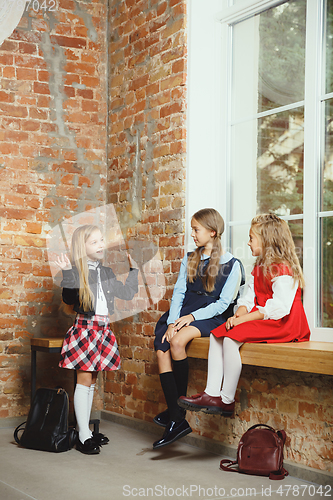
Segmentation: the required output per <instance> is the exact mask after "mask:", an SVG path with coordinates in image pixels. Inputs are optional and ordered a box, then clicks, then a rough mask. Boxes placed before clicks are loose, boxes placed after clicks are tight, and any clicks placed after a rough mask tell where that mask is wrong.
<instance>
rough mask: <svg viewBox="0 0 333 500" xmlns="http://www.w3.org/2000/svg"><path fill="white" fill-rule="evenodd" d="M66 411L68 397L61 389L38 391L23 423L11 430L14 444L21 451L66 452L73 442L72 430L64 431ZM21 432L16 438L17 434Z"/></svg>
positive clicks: (42, 389) (65, 428)
mask: <svg viewBox="0 0 333 500" xmlns="http://www.w3.org/2000/svg"><path fill="white" fill-rule="evenodd" d="M68 410H69V400H68V394H67V392H66V391H65V390H64V389H62V388H56V389H45V388H41V389H38V390H37V391H36V393H35V396H34V399H33V402H32V405H31V408H30V411H29V415H28V419H27V421H26V422H23V423H22V424H20V425H19V426H18V427H16V429H15V431H14V439H15V441H16V442H17V443H18V444H19V445H21V446H23V447H24V448H30V449H33V450H42V451H53V452H62V451H68V450H70V449H71V448H72V447H73V445H74V443H75V439H76V431H75V429H74V428H68ZM24 424H25V427H24V428H23V426H24ZM22 430H23V433H22V435H21V436H20V437H19V436H18V433H19V432H20V431H22Z"/></svg>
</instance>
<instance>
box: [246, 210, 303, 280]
mask: <svg viewBox="0 0 333 500" xmlns="http://www.w3.org/2000/svg"><path fill="white" fill-rule="evenodd" d="M250 230H251V231H252V232H253V233H254V234H255V236H257V238H259V240H260V242H261V246H262V254H261V255H260V256H259V257H257V260H256V265H260V266H262V267H263V270H264V274H265V276H267V275H268V274H270V275H272V276H274V275H275V273H274V265H275V264H280V263H282V264H287V265H288V267H289V268H290V270H291V273H292V276H293V278H294V283H295V284H296V283H298V284H299V286H300V287H301V288H303V287H304V284H305V283H304V277H303V272H302V268H301V266H300V263H299V260H298V257H297V255H296V249H295V243H294V240H293V237H292V235H291V231H290V229H289V226H288V223H287V222H286V221H285V220H283V219H280V217H278V216H277V215H274V214H260V215H257V216H256V217H254V218H253V219H252V221H251V229H250Z"/></svg>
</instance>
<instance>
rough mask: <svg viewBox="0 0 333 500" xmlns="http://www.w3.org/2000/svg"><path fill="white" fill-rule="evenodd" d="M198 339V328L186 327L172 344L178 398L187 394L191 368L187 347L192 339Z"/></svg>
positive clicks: (174, 338) (199, 335)
mask: <svg viewBox="0 0 333 500" xmlns="http://www.w3.org/2000/svg"><path fill="white" fill-rule="evenodd" d="M198 337H201V333H200V330H199V329H198V328H196V327H195V326H185V327H184V328H182V329H181V330H180V331H179V332H178V333H177V334H176V335H175V336H174V337H173V338H172V339H171V342H170V346H171V356H172V359H173V373H174V376H175V380H176V384H177V389H178V398H179V397H180V396H186V393H187V384H188V371H189V367H188V359H187V355H186V346H187V344H188V343H189V342H190V341H191V340H192V339H194V338H198Z"/></svg>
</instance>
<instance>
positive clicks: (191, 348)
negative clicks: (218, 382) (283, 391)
mask: <svg viewBox="0 0 333 500" xmlns="http://www.w3.org/2000/svg"><path fill="white" fill-rule="evenodd" d="M208 349H209V337H203V338H199V339H193V340H192V341H191V342H189V344H188V346H187V355H188V356H189V357H190V358H200V359H208ZM240 353H241V359H242V363H243V365H253V366H264V367H268V368H282V369H284V370H295V371H301V372H308V373H321V374H323V375H333V342H332V343H331V342H315V341H312V340H310V341H308V342H299V343H298V342H287V343H281V344H262V343H260V344H250V343H245V344H243V345H242V347H241V348H240Z"/></svg>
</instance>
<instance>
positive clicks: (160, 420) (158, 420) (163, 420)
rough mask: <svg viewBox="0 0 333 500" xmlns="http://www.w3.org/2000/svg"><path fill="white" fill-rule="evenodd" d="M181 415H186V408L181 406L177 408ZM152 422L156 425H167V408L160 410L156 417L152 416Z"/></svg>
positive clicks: (168, 416) (168, 414)
mask: <svg viewBox="0 0 333 500" xmlns="http://www.w3.org/2000/svg"><path fill="white" fill-rule="evenodd" d="M179 410H180V412H181V414H182V416H183V417H184V418H185V415H186V410H184V409H183V408H179ZM153 422H155V424H157V425H160V426H161V427H166V426H167V425H168V423H169V422H170V413H169V410H168V409H167V410H164V411H162V412H161V413H159V414H158V415H156V417H154V418H153Z"/></svg>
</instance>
